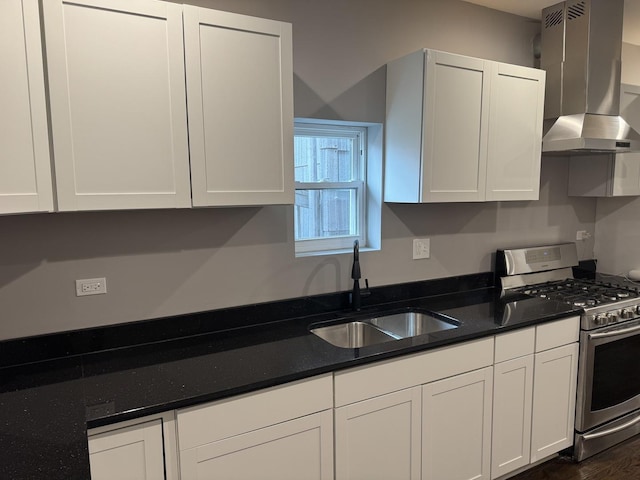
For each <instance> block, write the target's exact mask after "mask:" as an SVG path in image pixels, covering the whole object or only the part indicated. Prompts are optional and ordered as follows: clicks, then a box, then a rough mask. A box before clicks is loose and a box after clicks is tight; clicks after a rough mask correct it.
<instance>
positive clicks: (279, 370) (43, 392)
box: [0, 274, 580, 480]
mask: <svg viewBox="0 0 640 480" xmlns="http://www.w3.org/2000/svg"><path fill="white" fill-rule="evenodd" d="M492 281H493V279H492V275H491V274H477V275H470V276H464V277H452V278H448V279H441V280H435V281H427V282H415V283H411V284H402V285H395V286H389V287H378V288H377V289H372V295H371V298H370V299H365V301H364V302H363V304H364V306H363V308H362V310H361V311H360V312H350V311H349V310H348V308H347V305H346V303H345V302H347V300H346V298H347V296H346V293H345V292H342V293H340V294H334V295H325V296H318V297H309V298H306V299H295V300H289V301H282V302H272V303H267V304H262V305H252V306H247V307H239V308H234V309H225V310H220V311H215V312H205V313H203V314H194V315H188V316H181V317H173V318H172V319H159V320H154V321H148V322H136V323H135V324H130V325H124V326H118V327H105V328H103V329H94V330H90V331H82V332H71V333H66V334H58V335H54V336H44V337H36V338H33V339H20V340H15V341H8V342H0V366H1V367H2V368H0V478H10V479H12V480H18V479H29V480H35V479H40V478H42V479H48V480H53V479H70V478H72V479H84V478H90V474H89V461H88V452H87V438H86V435H87V428H91V427H95V426H100V425H106V424H110V423H115V422H118V421H122V420H128V419H132V418H137V417H142V416H145V415H150V414H153V413H159V412H162V411H166V410H171V409H175V408H180V407H184V406H188V405H194V404H197V403H202V402H206V401H210V400H215V399H219V398H224V397H229V396H232V395H237V394H240V393H245V392H249V391H253V390H257V389H260V388H265V387H269V386H273V385H278V384H282V383H286V382H289V381H293V380H297V379H301V378H305V377H310V376H313V375H317V374H320V373H326V372H331V371H336V370H339V369H342V368H347V367H351V366H354V365H358V364H363V363H367V362H372V361H376V360H380V359H384V358H391V357H394V356H398V355H404V354H407V353H411V352H417V351H422V350H427V349H430V348H436V347H440V346H445V345H451V344H454V343H458V342H462V341H466V340H472V339H476V338H481V337H484V336H489V335H495V334H496V333H500V332H502V331H508V330H511V329H515V328H521V327H525V326H529V325H534V324H537V323H540V322H544V321H549V320H554V319H558V318H562V317H565V316H568V315H571V314H577V313H579V312H580V310H576V309H575V308H574V307H571V306H569V305H565V304H561V303H557V302H554V301H550V300H545V299H540V298H530V297H526V296H520V297H512V298H508V299H500V298H498V297H497V296H496V293H495V291H494V289H493V288H492ZM406 308H419V309H424V310H428V311H436V312H439V313H440V314H443V315H446V316H449V317H451V318H454V319H456V320H457V321H459V322H460V323H461V325H460V326H459V327H458V328H456V329H451V330H446V331H440V332H438V333H434V334H429V335H421V336H417V337H412V338H406V339H401V340H395V341H391V342H386V343H381V344H378V345H373V346H369V347H366V348H359V349H347V348H339V347H335V346H333V345H331V344H329V343H328V342H325V341H324V340H322V339H320V338H318V337H317V336H315V335H313V334H311V333H310V332H309V327H310V326H311V325H315V324H318V323H326V322H329V323H331V322H339V321H341V319H344V318H345V317H348V318H360V316H362V317H367V316H371V315H375V314H376V313H378V312H380V311H389V310H402V309H406ZM305 314H306V315H305ZM212 325H215V326H213V327H212ZM123 337H124V338H123ZM11 358H13V359H14V363H19V364H11V360H10V359H11Z"/></svg>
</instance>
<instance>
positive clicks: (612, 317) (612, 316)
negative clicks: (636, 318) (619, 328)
mask: <svg viewBox="0 0 640 480" xmlns="http://www.w3.org/2000/svg"><path fill="white" fill-rule="evenodd" d="M617 321H618V312H609V313H607V323H614V322H617Z"/></svg>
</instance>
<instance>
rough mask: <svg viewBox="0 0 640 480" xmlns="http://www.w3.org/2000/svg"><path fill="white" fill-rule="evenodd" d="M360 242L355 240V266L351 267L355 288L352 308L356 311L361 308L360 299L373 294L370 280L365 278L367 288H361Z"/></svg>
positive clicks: (352, 293) (351, 296) (351, 297)
mask: <svg viewBox="0 0 640 480" xmlns="http://www.w3.org/2000/svg"><path fill="white" fill-rule="evenodd" d="M361 277H362V274H361V273H360V242H358V240H356V241H354V242H353V266H352V267H351V278H352V279H353V290H352V291H351V295H350V300H351V308H352V309H353V310H355V311H358V310H360V299H361V297H362V296H368V295H370V294H371V292H370V291H369V280H368V279H365V280H364V283H365V285H366V287H365V290H364V291H361V290H360V278H361Z"/></svg>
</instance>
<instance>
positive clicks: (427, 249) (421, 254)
mask: <svg viewBox="0 0 640 480" xmlns="http://www.w3.org/2000/svg"><path fill="white" fill-rule="evenodd" d="M430 256H431V240H430V239H428V238H414V239H413V259H414V260H417V259H419V258H429V257H430Z"/></svg>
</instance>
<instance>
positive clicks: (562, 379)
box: [531, 343, 578, 462]
mask: <svg viewBox="0 0 640 480" xmlns="http://www.w3.org/2000/svg"><path fill="white" fill-rule="evenodd" d="M577 359H578V344H577V343H573V344H570V345H565V346H563V347H559V348H554V349H552V350H546V351H544V352H541V353H537V354H536V355H535V373H534V380H533V383H534V390H533V415H532V417H533V420H532V432H531V461H532V462H535V461H537V460H540V459H542V458H545V457H547V456H549V455H551V454H553V453H556V452H559V451H560V450H562V449H563V448H567V447H570V446H571V445H573V425H574V420H575V405H576V381H577V371H578V363H577Z"/></svg>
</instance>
